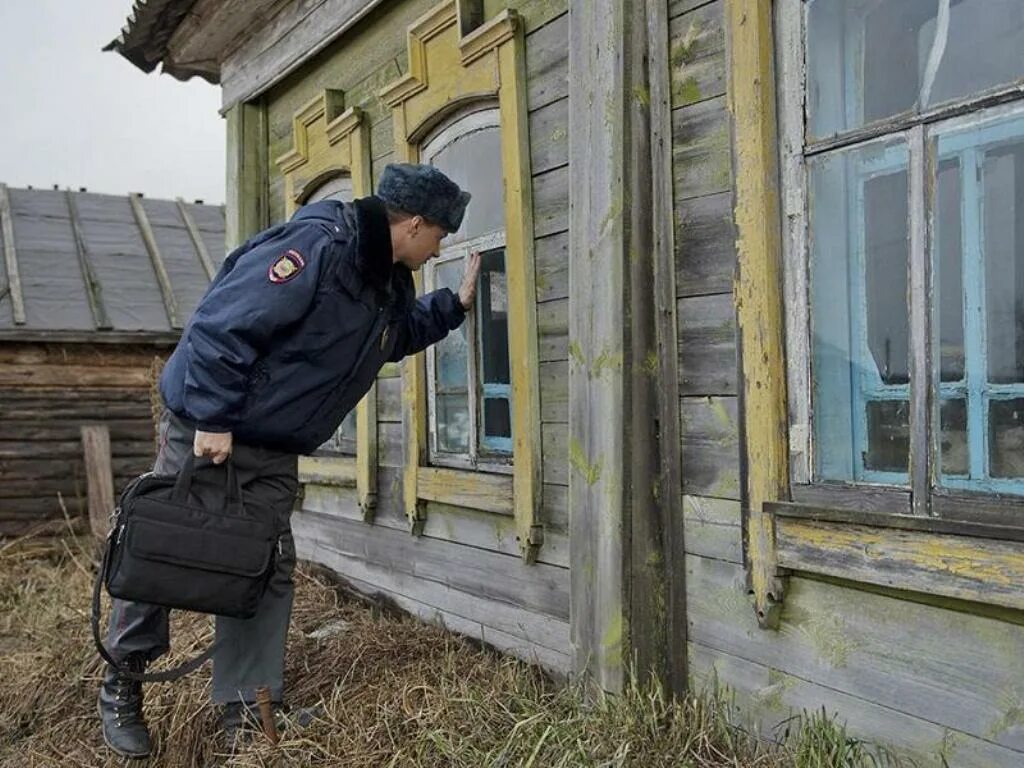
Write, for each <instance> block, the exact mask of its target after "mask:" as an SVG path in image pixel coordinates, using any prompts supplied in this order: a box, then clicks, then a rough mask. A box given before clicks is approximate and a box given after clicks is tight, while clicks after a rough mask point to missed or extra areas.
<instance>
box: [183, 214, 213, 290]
mask: <svg viewBox="0 0 1024 768" xmlns="http://www.w3.org/2000/svg"><path fill="white" fill-rule="evenodd" d="M176 202H177V203H178V213H179V214H180V216H181V220H182V221H183V222H185V229H187V230H188V236H189V237H190V238H192V245H193V246H194V247H195V249H196V255H197V256H198V257H199V263H200V264H202V265H203V271H204V272H206V277H207V279H208V280H213V276H214V275H215V274H217V267H216V266H215V265H214V263H213V259H211V258H210V252H209V251H208V250H207V249H206V243H204V242H203V236H202V235H201V234H200V232H199V227H197V226H196V222H195V219H193V218H192V214H191V213H189V212H188V208H186V207H185V201H184V200H182V199H181V198H180V197H179V198H177V201H176Z"/></svg>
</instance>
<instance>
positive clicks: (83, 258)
mask: <svg viewBox="0 0 1024 768" xmlns="http://www.w3.org/2000/svg"><path fill="white" fill-rule="evenodd" d="M136 200H137V202H138V203H139V205H138V206H136V205H134V204H133V200H132V198H131V197H130V196H124V197H122V196H117V195H103V194H95V193H91V192H85V191H79V192H71V191H70V190H39V189H12V188H8V187H5V186H3V185H0V219H6V220H5V221H3V224H4V226H2V227H0V338H7V339H11V338H19V337H39V336H40V335H44V336H50V335H52V336H54V337H60V336H62V335H74V336H76V337H81V336H83V335H84V336H89V337H94V338H95V339H96V340H102V337H103V336H104V335H105V334H106V335H117V336H121V335H125V334H127V335H129V336H132V337H134V336H139V337H143V338H144V337H148V336H167V335H169V334H174V333H176V332H177V331H178V329H179V328H180V326H181V325H182V324H183V323H184V322H185V321H187V320H188V317H189V315H191V313H192V311H193V310H194V309H195V307H196V305H197V304H198V302H199V299H200V298H202V296H203V293H204V292H205V291H206V288H207V286H208V285H209V282H210V274H209V272H210V271H212V270H213V269H216V268H217V267H219V265H220V262H221V261H222V260H223V258H224V208H223V206H217V205H204V204H202V203H199V202H195V203H186V202H184V201H180V200H179V201H175V200H150V199H146V198H143V197H137V198H136ZM6 232H11V233H13V238H11V243H10V244H9V243H8V242H7V241H6V239H5V233H6ZM147 238H149V239H150V244H147ZM10 245H13V248H11V247H9V246H10ZM151 251H155V252H156V255H155V256H154V254H153V253H152V252H151ZM8 262H11V263H13V264H14V265H15V267H16V273H14V272H13V270H9V269H8ZM12 273H13V274H14V275H15V277H16V278H17V279H16V280H15V281H12V280H11V277H12ZM161 273H162V274H164V275H166V282H164V283H162V281H161ZM19 284H20V285H19ZM172 317H173V318H174V319H175V321H176V322H174V323H172V321H171V318H172ZM19 321H20V322H19Z"/></svg>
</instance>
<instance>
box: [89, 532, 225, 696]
mask: <svg viewBox="0 0 1024 768" xmlns="http://www.w3.org/2000/svg"><path fill="white" fill-rule="evenodd" d="M109 559H110V547H109V546H107V547H105V548H104V551H103V562H102V564H101V565H100V569H99V573H97V574H96V582H95V584H93V588H92V639H93V642H94V643H95V644H96V650H97V651H99V654H100V657H101V658H102V659H103V660H104V661H105V662H107V664H109V665H110V666H112V667H114V668H115V669H116V670H117V671H118V672H119V673H120V674H122V675H124V676H125V677H127V678H129V679H131V680H138V681H139V682H143V683H166V682H171V681H173V680H179V679H180V678H182V677H184V676H185V675H187V674H189V673H190V672H194V671H195V670H197V669H199V667H201V666H203V664H205V663H206V662H207V661H209V660H210V659H211V658H212V657H213V654H214V653H216V652H217V649H218V648H219V647H220V641H219V640H217V641H215V642H213V643H211V644H210V646H209V647H208V648H207V649H206V650H205V651H203V652H202V653H201V654H199V655H198V656H196V657H194V658H192V659H189V660H188V661H186V662H185V663H183V664H179V665H178V666H176V667H172V668H171V669H167V670H164V671H163V672H148V673H147V672H134V671H132V670H130V669H128V667H126V666H124V665H123V664H121V663H119V662H117V661H115V660H114V658H113V656H111V655H110V652H109V651H108V650H107V648H106V646H105V645H104V644H103V640H102V638H101V637H100V594H101V590H102V589H103V583H104V581H105V580H106V575H107V567H108V565H109Z"/></svg>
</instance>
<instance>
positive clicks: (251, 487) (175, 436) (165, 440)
mask: <svg viewBox="0 0 1024 768" xmlns="http://www.w3.org/2000/svg"><path fill="white" fill-rule="evenodd" d="M194 435H195V431H194V430H193V429H192V428H191V427H189V426H188V425H186V424H184V423H183V422H182V421H181V420H180V419H178V418H177V417H175V416H174V415H173V414H171V413H169V412H165V413H164V416H163V418H162V419H161V421H160V451H159V453H158V454H157V457H156V463H155V464H154V466H153V471H154V472H156V473H158V474H177V473H178V472H179V471H180V469H181V467H182V466H183V465H184V462H185V459H186V457H187V456H188V455H189V453H191V452H192V443H193V438H194ZM231 461H232V462H233V463H234V466H235V472H236V474H237V476H238V480H239V483H240V485H241V487H242V497H243V502H244V500H245V497H253V496H258V497H259V498H260V499H261V500H262V502H263V503H264V504H266V505H267V507H268V508H270V509H272V510H273V512H274V515H275V519H276V521H277V530H278V534H279V537H280V538H279V546H278V551H277V554H276V562H275V570H274V573H273V574H272V576H271V578H270V583H269V584H268V586H267V591H266V593H265V594H264V595H263V601H262V602H261V603H260V606H259V610H258V611H257V613H256V615H255V616H254V617H253V618H251V619H231V618H226V617H223V616H218V617H217V619H216V636H217V640H218V641H219V642H220V644H221V645H220V647H219V648H218V650H217V652H216V653H215V654H214V657H213V701H214V702H215V703H217V704H226V703H228V702H232V701H250V702H251V701H255V700H256V689H257V688H259V687H260V686H264V685H265V686H269V687H270V692H271V697H272V698H273V699H274V700H275V701H280V700H281V698H282V693H283V688H284V651H285V640H286V638H287V634H288V624H289V622H290V620H291V612H292V597H293V593H294V586H293V583H292V571H293V570H294V568H295V543H294V541H293V540H292V533H291V524H290V517H291V512H292V507H293V505H294V503H295V494H296V492H297V491H298V457H297V456H296V455H295V454H290V453H282V452H280V451H274V450H270V449H266V448H257V447H253V446H247V445H239V444H238V443H235V445H234V447H233V450H232V454H231ZM200 474H201V472H197V477H196V481H195V482H194V483H193V493H199V494H201V489H197V483H199V482H200V480H199V475H200ZM205 474H206V476H207V477H210V476H211V475H212V476H213V477H219V476H220V473H219V472H217V471H212V472H206V473H205ZM221 482H223V481H221ZM219 491H220V493H223V490H222V489H219ZM107 648H108V649H109V650H110V654H111V656H113V657H114V658H115V659H117V660H118V661H121V660H123V659H124V658H125V657H126V656H127V655H128V654H130V653H142V654H145V655H146V657H147V658H148V659H149V660H150V661H152V660H154V659H156V658H158V657H160V656H162V655H163V654H165V653H166V652H167V651H168V649H169V648H170V631H169V626H168V609H166V608H163V607H160V606H156V605H149V604H147V603H135V602H130V601H127V600H116V599H115V600H113V601H112V608H111V615H110V627H109V631H108V634H107Z"/></svg>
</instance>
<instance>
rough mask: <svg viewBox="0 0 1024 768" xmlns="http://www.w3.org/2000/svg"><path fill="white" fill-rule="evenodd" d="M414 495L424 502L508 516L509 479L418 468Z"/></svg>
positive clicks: (510, 510)
mask: <svg viewBox="0 0 1024 768" xmlns="http://www.w3.org/2000/svg"><path fill="white" fill-rule="evenodd" d="M416 493H417V496H418V497H419V498H420V499H423V500H424V501H435V502H438V503H441V504H451V505H452V506H454V507H466V508H468V509H478V510H481V511H483V512H495V513H497V514H501V515H511V514H513V512H514V508H515V507H514V498H513V491H512V476H511V475H499V474H490V473H485V472H472V471H469V470H460V469H445V468H441V467H420V468H419V471H418V473H417V476H416Z"/></svg>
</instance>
